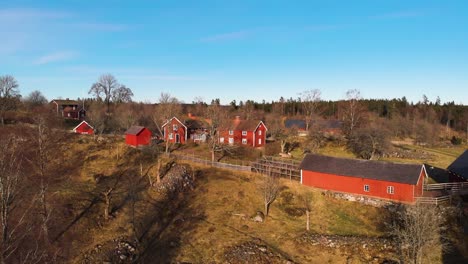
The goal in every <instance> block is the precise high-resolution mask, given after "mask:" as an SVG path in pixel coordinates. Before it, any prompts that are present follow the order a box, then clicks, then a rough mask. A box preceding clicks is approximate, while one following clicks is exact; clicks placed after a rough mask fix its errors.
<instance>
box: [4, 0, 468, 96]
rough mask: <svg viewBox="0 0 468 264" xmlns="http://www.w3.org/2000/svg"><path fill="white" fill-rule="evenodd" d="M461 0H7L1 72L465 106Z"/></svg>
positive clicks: (57, 91) (65, 91) (79, 83)
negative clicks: (350, 92) (108, 77)
mask: <svg viewBox="0 0 468 264" xmlns="http://www.w3.org/2000/svg"><path fill="white" fill-rule="evenodd" d="M466 10H468V2H466V1H462V0H458V1H457V0H453V1H446V2H440V1H436V0H427V1H411V2H408V1H403V0H396V1H388V2H387V1H386V2H382V1H377V2H376V1H372V0H362V1H359V2H353V3H348V4H346V3H343V2H342V1H338V0H331V1H327V2H325V3H323V2H319V1H295V2H294V3H291V2H289V1H282V0H278V1H263V0H259V1H243V0H239V1H234V2H225V1H223V2H219V1H215V0H205V1H184V2H183V3H177V2H173V1H158V2H154V1H145V0H144V1H138V3H130V2H126V1H110V0H103V1H99V2H96V3H92V4H89V3H86V2H85V1H84V2H81V1H80V2H75V1H72V2H69V1H58V0H46V1H40V2H38V1H33V0H19V1H7V2H5V3H2V6H1V7H0V33H1V34H2V36H5V38H4V40H6V41H2V42H1V43H0V61H1V63H0V75H6V74H9V75H12V76H14V77H15V78H16V80H17V81H18V83H19V85H20V87H19V88H20V92H21V94H22V95H23V96H27V95H28V94H29V93H30V92H31V91H33V90H39V91H41V92H42V93H43V94H44V95H45V96H46V97H47V99H50V100H52V99H56V98H58V97H62V98H67V97H68V98H83V97H90V95H89V94H88V91H89V89H90V87H91V85H92V84H93V83H94V82H96V81H97V79H98V78H99V76H100V75H102V74H106V73H110V74H113V75H114V76H115V77H116V78H117V80H118V81H119V82H120V83H122V84H124V85H126V86H127V87H129V88H131V89H132V91H133V93H134V95H135V96H134V98H133V99H134V101H140V102H144V101H149V102H151V103H155V102H157V100H158V98H159V95H160V94H161V93H162V92H164V93H169V94H171V95H172V96H174V97H176V98H178V99H179V100H181V101H183V102H185V103H191V102H192V101H195V100H196V98H202V99H203V100H204V101H205V102H210V101H211V100H212V99H215V98H219V99H220V100H221V103H222V104H229V103H230V102H231V101H232V100H236V101H237V102H239V101H244V102H245V101H246V100H249V99H250V100H253V101H257V102H261V101H262V100H265V101H267V102H271V101H273V100H274V101H277V100H278V99H279V98H280V97H281V96H283V97H284V98H285V99H288V98H291V97H292V98H298V97H299V94H300V93H301V92H303V91H306V90H312V89H319V90H321V92H322V99H323V100H325V101H329V100H331V101H337V100H342V99H345V93H346V91H348V90H350V89H357V90H360V92H361V95H362V97H363V98H364V99H384V100H386V99H387V100H391V99H394V98H396V99H398V98H402V97H403V96H405V97H406V98H407V100H408V102H410V103H411V102H413V103H417V102H418V101H421V99H422V96H423V95H426V96H427V97H428V98H429V100H430V101H431V102H435V100H436V98H437V96H439V97H440V100H441V103H442V104H443V103H448V102H452V101H453V102H454V103H456V104H459V105H468V63H466V62H467V61H468V33H467V31H466V25H468V17H467V16H466V14H465V13H466V12H465V11H466Z"/></svg>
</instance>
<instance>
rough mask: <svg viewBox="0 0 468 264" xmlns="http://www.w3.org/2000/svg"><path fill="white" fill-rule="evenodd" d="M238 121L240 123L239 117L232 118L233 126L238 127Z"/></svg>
mask: <svg viewBox="0 0 468 264" xmlns="http://www.w3.org/2000/svg"><path fill="white" fill-rule="evenodd" d="M240 121H241V117H240V116H238V115H236V117H235V118H234V124H235V125H238V124H239V123H240Z"/></svg>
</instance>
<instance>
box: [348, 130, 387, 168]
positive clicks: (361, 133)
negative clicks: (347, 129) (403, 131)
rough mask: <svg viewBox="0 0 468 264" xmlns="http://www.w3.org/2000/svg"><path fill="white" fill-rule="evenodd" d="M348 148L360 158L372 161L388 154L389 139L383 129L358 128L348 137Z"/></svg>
mask: <svg viewBox="0 0 468 264" xmlns="http://www.w3.org/2000/svg"><path fill="white" fill-rule="evenodd" d="M348 147H349V148H350V149H351V151H352V152H353V153H354V154H356V155H357V156H359V157H360V158H363V159H368V160H372V159H374V158H376V157H381V156H383V155H384V154H385V153H387V152H388V150H389V148H390V139H389V136H388V133H387V131H386V130H384V129H381V128H380V129H379V128H365V129H363V128H360V129H357V130H355V131H354V132H353V133H352V134H351V135H350V136H349V140H348Z"/></svg>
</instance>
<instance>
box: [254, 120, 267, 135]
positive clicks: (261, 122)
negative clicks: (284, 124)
mask: <svg viewBox="0 0 468 264" xmlns="http://www.w3.org/2000/svg"><path fill="white" fill-rule="evenodd" d="M260 124H263V126H264V127H265V131H268V128H267V127H266V125H265V123H263V121H260V122H258V125H257V127H255V129H254V130H253V131H254V132H255V131H256V130H257V129H258V127H259V126H260Z"/></svg>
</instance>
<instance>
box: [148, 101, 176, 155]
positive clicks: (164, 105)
mask: <svg viewBox="0 0 468 264" xmlns="http://www.w3.org/2000/svg"><path fill="white" fill-rule="evenodd" d="M181 113H182V106H181V104H180V102H179V100H177V98H175V97H172V96H171V95H170V94H168V93H161V96H160V97H159V101H158V104H157V105H156V107H155V110H154V112H153V115H152V120H153V123H154V124H155V125H156V128H157V129H158V130H159V133H160V135H161V136H162V137H163V138H164V137H165V134H164V131H163V128H162V126H163V125H164V123H166V122H167V121H169V119H171V118H172V117H174V116H177V115H180V114H181ZM165 141H166V153H169V146H170V142H169V140H168V139H166V140H165Z"/></svg>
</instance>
